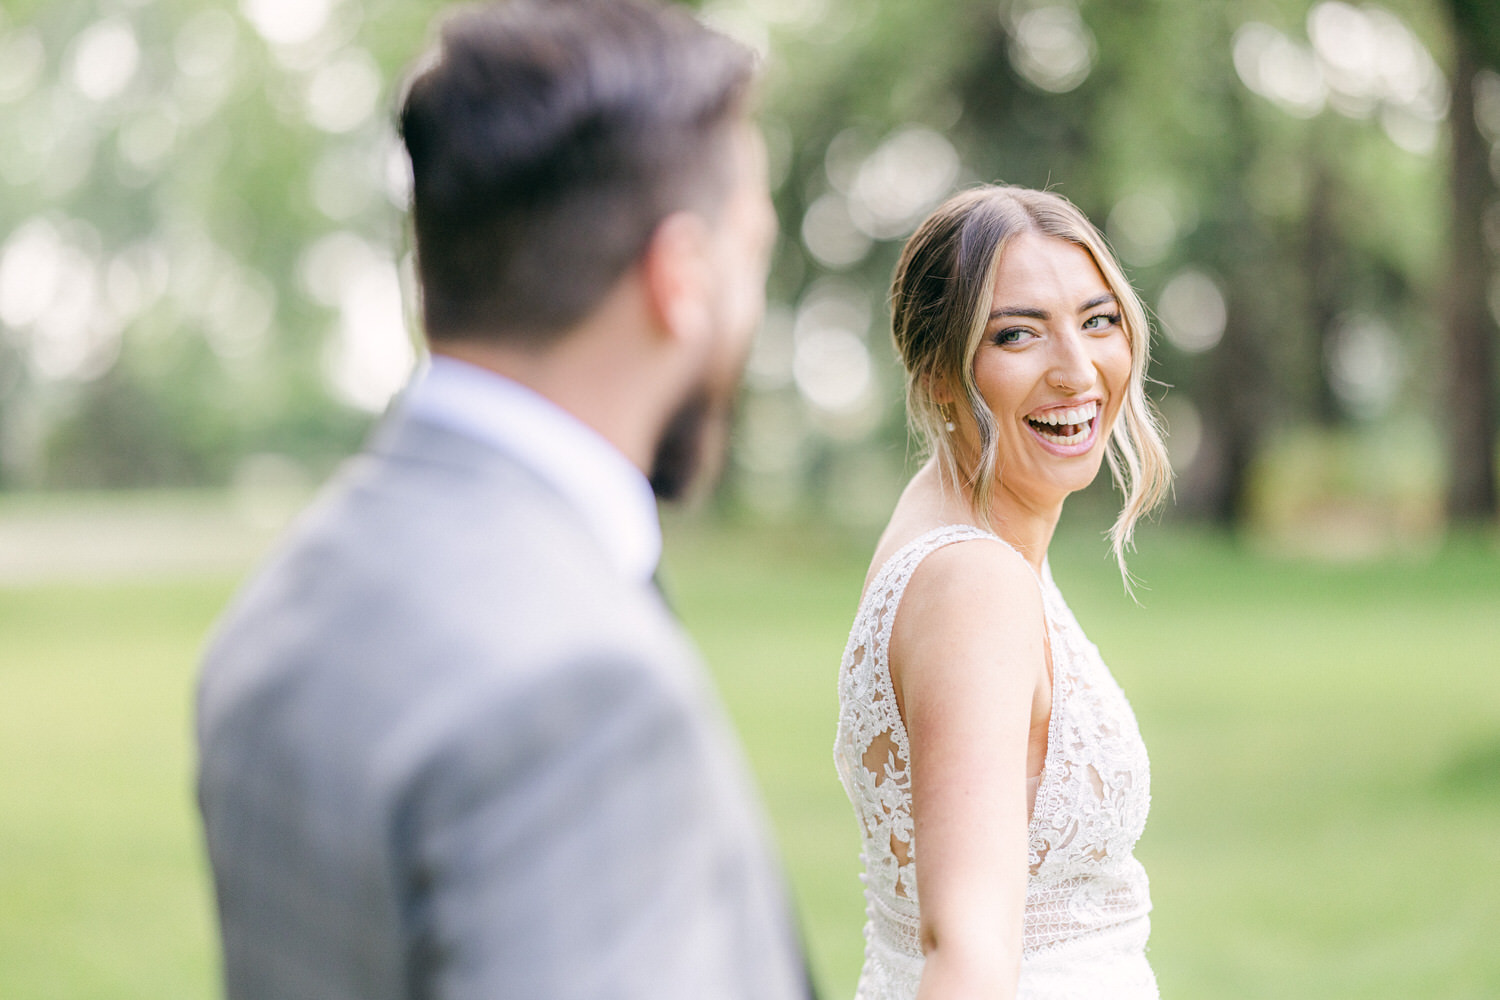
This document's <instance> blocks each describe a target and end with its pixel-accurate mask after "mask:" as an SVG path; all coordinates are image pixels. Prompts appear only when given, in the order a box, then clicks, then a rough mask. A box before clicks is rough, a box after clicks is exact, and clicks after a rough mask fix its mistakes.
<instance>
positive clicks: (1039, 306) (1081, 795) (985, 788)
mask: <svg viewBox="0 0 1500 1000" xmlns="http://www.w3.org/2000/svg"><path fill="white" fill-rule="evenodd" d="M891 300H892V322H893V332H894V335H895V340H896V346H897V348H898V349H899V350H900V352H901V358H902V362H903V363H904V365H905V367H906V371H907V390H908V391H907V399H908V407H909V411H910V417H911V421H912V424H913V426H914V428H915V429H916V430H917V431H918V433H919V434H921V435H922V436H923V437H924V438H925V439H926V443H927V445H928V450H929V452H930V458H929V460H928V462H927V463H926V465H925V466H924V467H923V468H922V469H921V470H920V471H919V472H918V473H917V474H916V476H914V477H913V478H912V481H911V483H910V484H909V485H908V486H907V488H906V491H905V492H904V493H903V494H902V496H901V499H900V501H899V502H898V503H897V505H896V510H895V512H894V513H893V514H892V515H891V520H890V524H889V526H888V527H887V528H886V531H885V534H884V535H883V536H882V537H881V540H880V542H879V544H878V546H877V548H876V552H875V558H874V560H873V561H872V563H871V569H870V573H869V576H868V577H867V579H866V585H865V593H864V596H863V598H862V600H861V602H860V606H859V610H858V612H857V613H856V615H855V619H854V627H853V629H852V631H851V633H850V637H849V643H848V645H847V647H846V649H845V652H844V658H843V663H842V665H841V669H840V672H839V727H838V735H837V738H836V741H835V745H834V759H835V762H836V764H837V766H838V771H839V776H840V778H841V779H842V781H843V783H844V788H845V791H846V792H847V793H848V795H849V800H850V802H851V803H852V804H853V806H854V810H855V814H856V815H857V816H858V818H859V820H860V824H861V827H862V829H863V833H864V852H863V856H864V861H865V866H866V891H865V895H866V901H867V904H868V906H867V912H868V913H869V915H870V919H869V922H868V923H867V924H866V927H865V939H866V952H865V955H866V958H865V966H864V970H863V972H862V974H861V976H860V987H859V994H858V995H859V997H861V998H863V1000H909V998H913V997H918V996H920V997H921V998H923V1000H940V998H944V997H969V996H993V997H1024V998H1029V1000H1065V998H1068V997H1079V996H1109V997H1113V998H1117V1000H1154V998H1156V997H1157V989H1156V981H1155V978H1154V976H1153V974H1152V971H1151V967H1150V965H1148V964H1147V962H1146V957H1145V946H1146V940H1147V937H1148V935H1149V933H1150V920H1149V917H1148V914H1149V912H1150V909H1151V900H1150V894H1149V891H1148V888H1147V882H1146V875H1145V872H1144V871H1143V870H1142V868H1141V866H1140V864H1139V862H1137V861H1136V859H1135V855H1134V848H1135V843H1136V840H1137V839H1138V838H1139V837H1140V835H1141V832H1142V830H1143V829H1144V828H1145V823H1146V811H1147V808H1148V806H1149V803H1150V768H1149V764H1148V762H1147V759H1146V750H1145V746H1144V744H1143V743H1142V741H1141V736H1140V732H1139V730H1138V729H1137V727H1136V723H1135V716H1134V715H1133V714H1132V712H1131V709H1130V705H1129V703H1128V702H1127V701H1126V700H1125V696H1124V694H1123V693H1122V692H1121V690H1120V688H1119V686H1118V685H1117V684H1116V683H1115V681H1114V678H1113V677H1112V676H1111V675H1110V672H1109V669H1108V668H1107V667H1106V666H1105V665H1104V663H1103V661H1102V660H1101V659H1100V657H1099V652H1098V650H1097V648H1095V647H1094V646H1093V644H1092V643H1090V642H1089V641H1088V639H1087V638H1086V637H1085V636H1084V634H1083V632H1082V630H1081V629H1080V628H1079V626H1078V623H1077V621H1076V619H1074V617H1073V614H1072V612H1071V611H1070V610H1069V609H1068V606H1067V603H1066V602H1065V601H1064V600H1063V597H1062V594H1061V593H1060V592H1059V591H1058V589H1057V586H1056V584H1055V583H1054V582H1053V580H1052V574H1051V570H1050V568H1049V567H1048V564H1047V548H1048V545H1049V544H1050V542H1051V540H1052V534H1053V531H1054V530H1055V529H1056V527H1057V522H1058V518H1059V517H1060V515H1061V513H1062V506H1063V502H1064V500H1066V499H1067V497H1068V495H1069V494H1070V493H1072V492H1074V491H1076V490H1080V489H1082V488H1084V487H1085V486H1087V485H1088V484H1089V483H1090V482H1092V481H1093V479H1094V477H1095V476H1096V475H1097V474H1098V472H1099V466H1100V464H1101V463H1102V462H1103V461H1104V460H1105V458H1106V457H1107V458H1108V460H1109V462H1110V466H1111V469H1112V471H1113V472H1114V474H1115V477H1116V479H1117V481H1118V482H1119V483H1120V485H1121V487H1122V489H1123V490H1124V492H1125V494H1126V501H1125V505H1124V509H1123V510H1122V511H1121V514H1120V517H1119V520H1118V521H1117V522H1116V524H1115V527H1114V529H1113V538H1114V543H1115V549H1116V553H1117V555H1119V556H1120V557H1121V559H1120V562H1121V571H1122V573H1123V572H1124V559H1123V553H1124V549H1125V547H1126V546H1127V545H1128V544H1129V539H1130V535H1131V531H1132V528H1133V527H1134V524H1135V521H1136V520H1137V519H1138V518H1139V517H1140V516H1141V514H1142V513H1144V512H1145V511H1146V510H1148V509H1149V508H1151V507H1152V506H1154V505H1155V504H1156V503H1157V502H1159V501H1160V499H1161V497H1162V494H1163V493H1164V492H1165V489H1166V486H1167V482H1168V475H1169V473H1168V468H1167V462H1166V455H1165V449H1164V448H1163V446H1162V442H1161V437H1160V435H1159V434H1158V432H1157V430H1156V424H1155V419H1154V417H1153V415H1152V412H1151V409H1150V407H1149V404H1148V403H1147V401H1146V398H1145V393H1144V390H1143V383H1144V381H1145V371H1146V363H1147V355H1148V350H1147V340H1148V334H1147V327H1146V321H1145V313H1144V310H1143V309H1142V308H1141V305H1140V302H1139V301H1138V300H1137V299H1136V297H1135V294H1134V292H1133V291H1132V290H1131V288H1130V285H1129V283H1128V282H1127V281H1126V280H1125V277H1124V275H1123V274H1122V273H1121V271H1120V267H1119V265H1118V264H1117V263H1116V262H1115V261H1114V258H1113V257H1111V256H1110V255H1109V253H1108V251H1107V250H1106V248H1105V247H1104V243H1103V240H1102V239H1100V237H1099V235H1098V233H1097V231H1096V230H1095V229H1094V227H1093V226H1092V225H1090V224H1089V222H1088V220H1087V219H1085V218H1084V217H1083V216H1082V215H1081V214H1080V213H1079V212H1078V210H1077V209H1075V208H1074V207H1073V206H1072V205H1071V204H1069V203H1068V202H1067V201H1065V200H1064V199H1062V198H1060V197H1058V196H1056V195H1052V194H1047V193H1044V192H1038V191H1028V190H1024V189H1019V188H1002V187H984V188H976V189H973V190H971V191H966V192H964V193H962V194H959V195H957V196H955V197H954V198H952V199H950V200H949V201H948V202H947V203H946V204H944V205H943V206H942V207H940V208H939V209H938V210H937V211H936V212H934V213H933V214H932V216H930V217H929V218H928V219H927V221H926V222H924V223H923V224H922V226H921V227H919V228H918V230H917V232H916V234H915V235H914V236H912V238H911V240H910V241H909V242H908V243H907V245H906V248H905V250H904V252H903V253H902V257H901V262H900V264H899V265H898V267H897V270H896V278H895V282H894V285H893V288H892V293H891ZM919 847H920V850H918V848H919ZM919 885H920V886H921V894H920V898H919V896H918V886H919Z"/></svg>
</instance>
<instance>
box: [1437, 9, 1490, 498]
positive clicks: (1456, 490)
mask: <svg viewBox="0 0 1500 1000" xmlns="http://www.w3.org/2000/svg"><path fill="white" fill-rule="evenodd" d="M1444 6H1445V7H1446V9H1447V12H1448V16H1449V19H1450V20H1449V24H1450V26H1451V37H1452V45H1453V107H1452V109H1451V112H1450V114H1449V119H1448V120H1449V123H1450V128H1449V134H1450V137H1451V143H1450V154H1449V155H1450V178H1451V180H1450V183H1451V187H1452V192H1453V205H1452V214H1451V221H1450V225H1451V227H1452V228H1451V233H1450V236H1449V263H1448V287H1447V289H1446V291H1447V305H1448V309H1447V317H1446V319H1447V332H1448V371H1447V385H1446V389H1447V391H1446V392H1445V393H1444V394H1443V395H1442V397H1441V401H1440V408H1439V413H1438V420H1439V421H1440V423H1441V426H1442V427H1443V430H1444V432H1445V434H1446V436H1447V440H1448V444H1449V483H1448V515H1449V517H1450V518H1453V519H1455V520H1460V521H1493V520H1494V519H1495V516H1496V514H1497V513H1500V500H1497V496H1496V479H1495V473H1496V469H1495V454H1496V447H1497V441H1500V437H1497V435H1500V406H1497V405H1496V393H1497V382H1496V379H1497V371H1496V363H1495V358H1496V344H1497V342H1500V331H1497V329H1496V325H1495V308H1496V306H1495V305H1494V304H1493V303H1492V301H1491V298H1490V296H1489V290H1490V287H1491V282H1492V281H1493V280H1494V278H1493V274H1494V267H1493V258H1492V256H1491V250H1492V249H1495V248H1497V246H1500V244H1497V241H1500V201H1497V199H1496V194H1497V192H1496V188H1495V173H1494V172H1495V170H1496V169H1497V168H1496V166H1495V164H1500V77H1497V76H1496V75H1495V72H1496V71H1497V70H1500V5H1496V4H1495V3H1493V2H1490V0H1446V2H1445V3H1444ZM1485 74H1487V75H1485ZM1486 84H1488V87H1489V101H1490V104H1491V107H1489V108H1488V109H1482V108H1479V107H1476V100H1475V98H1476V92H1482V91H1480V88H1482V87H1484V86H1485V85H1486ZM1486 110H1487V113H1488V118H1487V121H1486V125H1487V127H1488V129H1489V130H1490V134H1489V135H1488V136H1486V135H1485V134H1484V133H1483V132H1482V131H1481V124H1480V114H1481V112H1482V111H1486ZM1486 228H1488V229H1489V230H1490V235H1489V237H1488V238H1487V237H1486Z"/></svg>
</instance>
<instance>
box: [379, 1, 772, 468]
mask: <svg viewBox="0 0 1500 1000" xmlns="http://www.w3.org/2000/svg"><path fill="white" fill-rule="evenodd" d="M753 78H754V58H753V56H752V55H751V53H750V52H749V51H748V50H746V49H744V48H743V47H742V46H740V45H739V44H737V43H735V42H733V41H731V40H729V39H728V38H725V37H724V36H722V35H719V34H717V33H715V32H713V31H710V30H709V29H707V28H705V27H704V26H702V25H701V24H699V23H698V22H697V21H695V20H693V18H692V17H690V16H689V15H687V14H686V13H685V12H683V11H681V10H677V9H672V8H668V7H658V6H654V5H651V4H649V3H647V2H646V0H510V2H506V3H494V4H491V5H488V6H483V7H476V8H471V9H467V10H465V11H463V12H461V13H459V14H458V15H456V16H454V17H452V18H450V19H449V20H448V21H447V22H446V23H445V24H444V26H443V29H442V33H441V38H440V43H439V45H438V47H437V49H436V51H435V52H434V53H433V55H432V56H431V57H430V58H429V59H428V60H427V62H426V63H424V65H423V66H422V68H421V69H420V70H419V71H418V72H417V74H416V75H415V76H414V78H413V79H412V81H411V83H410V85H409V87H408V89H407V94H406V98H405V101H404V103H403V107H402V110H401V132H402V136H403V138H404V139H405V141H406V146H407V150H408V152H409V154H410V156H411V162H412V173H413V179H414V187H413V204H412V212H413V219H414V229H415V235H416V256H417V268H418V272H419V274H420V277H421V284H422V295H423V314H424V320H425V325H426V329H427V335H428V339H429V340H430V342H431V343H432V345H433V348H434V350H437V351H446V352H449V353H456V354H460V355H463V354H470V355H471V356H472V355H473V354H475V353H482V352H486V351H488V352H495V351H499V352H502V353H505V354H506V355H508V356H510V357H515V356H516V355H517V353H518V352H519V353H520V354H523V355H526V356H529V357H549V358H555V357H570V356H569V348H568V346H567V345H569V344H574V343H576V342H577V341H578V339H579V338H580V336H584V335H582V334H580V331H581V330H583V331H590V330H591V331H593V332H592V334H589V335H591V336H595V337H598V336H599V331H600V330H601V329H602V330H604V334H605V339H604V340H602V341H596V343H597V346H598V347H599V348H600V349H601V350H602V351H604V352H615V353H613V354H612V355H611V357H612V359H613V361H614V362H615V368H614V371H613V374H614V376H615V378H614V379H613V380H612V383H611V384H608V385H600V384H599V383H598V379H599V371H598V368H599V367H600V365H599V358H600V357H601V354H600V353H599V352H598V351H594V352H588V351H576V350H575V351H574V353H575V354H579V353H581V354H583V355H584V357H583V358H581V359H578V358H574V359H571V360H574V361H579V362H580V363H578V364H575V365H574V367H575V368H576V369H577V371H576V373H574V374H576V375H577V379H583V380H587V379H589V378H591V377H592V378H593V379H594V380H595V383H596V386H597V387H598V388H599V389H600V391H601V392H609V391H614V392H617V393H620V392H623V391H625V390H626V389H628V390H629V391H631V392H635V393H638V394H639V395H641V396H643V397H647V398H644V399H642V405H643V406H645V407H646V409H647V410H649V409H650V408H651V406H653V405H656V410H657V412H656V413H655V415H654V417H653V418H652V423H653V426H652V428H651V430H650V432H649V441H648V442H647V443H646V446H645V447H646V450H647V451H648V452H649V454H647V455H645V456H644V457H640V456H636V457H638V460H639V461H640V464H641V465H642V467H643V468H644V469H645V470H646V471H647V472H648V474H649V475H650V477H651V480H652V483H653V486H654V487H656V489H657V491H658V492H659V493H660V494H661V495H663V496H675V495H677V494H679V493H681V492H682V491H683V489H685V488H686V486H687V485H689V483H690V482H691V480H692V479H693V477H694V471H695V469H696V467H697V465H698V464H699V462H700V460H701V459H703V458H704V457H705V453H711V452H712V449H711V448H709V447H707V446H706V443H705V442H706V439H707V438H708V437H710V436H711V435H712V432H713V431H714V430H715V429H722V427H723V425H724V423H725V422H726V421H725V417H726V414H727V411H728V409H729V406H730V401H731V400H732V397H733V394H734V389H735V385H736V384H737V382H738V376H739V373H740V370H741V368H742V367H743V361H744V356H745V353H746V350H747V348H748V342H749V339H750V336H751V334H752V333H753V330H754V328H755V326H756V325H757V324H758V322H759V317H760V311H761V308H762V307H763V305H764V294H765V292H764V288H765V270H766V264H767V260H768V257H769V249H770V244H771V239H772V236H773V235H774V216H773V214H772V213H771V209H770V202H769V198H768V196H767V191H766V179H765V168H764V154H763V151H762V150H761V148H760V146H759V139H758V136H756V134H755V133H754V130H753V128H752V127H751V126H750V122H749V107H748V105H749V101H750V88H751V85H752V83H753ZM621 302H624V303H625V305H623V306H622V305H621V304H620V303H621ZM637 321H639V322H637ZM637 328H649V330H648V335H647V336H645V337H643V338H636V339H632V338H635V335H636V334H637V333H639V332H640V330H639V329H637ZM658 345H660V346H662V347H663V349H662V350H657V349H656V348H657V346H658ZM637 348H639V349H637ZM491 356H493V353H492V354H491ZM636 362H641V364H640V365H639V366H638V367H637V366H636V364H635V363H636ZM591 368H592V371H591V370H590V369H591ZM577 379H575V382H576V381H577ZM631 379H633V380H634V381H633V383H632V384H630V385H625V384H624V383H625V381H626V380H631ZM651 397H659V398H654V399H653V398H651ZM616 409H617V410H618V409H619V408H618V407H617V408H616ZM618 419H619V414H618V413H613V412H612V413H609V414H604V415H601V416H600V418H599V419H598V420H596V421H595V423H596V425H604V424H609V425H611V426H608V427H606V426H600V429H601V430H605V431H606V432H608V431H610V430H613V429H614V428H613V426H612V425H613V424H614V423H616V422H617V421H618ZM623 436H627V437H628V435H623ZM617 443H621V442H617ZM622 446H623V447H625V450H626V451H627V453H628V452H630V451H631V449H630V447H629V446H628V442H625V443H623V444H622Z"/></svg>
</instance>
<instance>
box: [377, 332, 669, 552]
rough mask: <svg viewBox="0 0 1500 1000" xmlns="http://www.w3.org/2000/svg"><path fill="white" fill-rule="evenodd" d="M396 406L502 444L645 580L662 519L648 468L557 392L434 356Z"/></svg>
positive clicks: (489, 442) (399, 414) (404, 414)
mask: <svg viewBox="0 0 1500 1000" xmlns="http://www.w3.org/2000/svg"><path fill="white" fill-rule="evenodd" d="M396 407H397V410H396V413H395V414H393V416H395V417H396V418H397V419H398V420H399V419H401V418H403V417H405V418H409V419H412V420H417V421H420V422H423V423H428V424H433V425H436V426H438V427H441V428H443V429H445V430H448V431H451V432H454V433H457V434H459V435H461V436H463V437H466V438H469V439H471V440H474V441H477V442H479V443H481V444H483V445H486V446H488V447H489V448H492V449H495V450H497V451H500V452H503V453H504V454H505V455H507V456H509V457H510V458H511V459H512V460H514V461H515V462H516V463H517V464H518V465H521V466H522V467H524V468H525V469H527V471H529V472H531V473H532V474H533V475H535V476H536V477H537V478H539V479H541V480H542V481H543V482H545V483H546V484H547V485H548V486H550V487H552V488H553V489H554V490H556V491H557V493H558V494H559V495H561V496H562V498H563V500H564V501H565V502H566V503H567V504H568V505H569V506H571V507H572V508H573V509H574V511H575V513H577V514H578V515H579V516H580V518H581V519H582V521H583V523H584V524H585V526H586V527H587V529H588V531H589V532H590V534H592V535H594V536H595V538H596V539H597V540H598V542H599V544H600V545H601V546H602V547H603V549H604V551H605V552H606V554H607V555H608V557H609V558H610V561H611V562H612V563H613V564H614V565H615V567H616V569H618V570H619V571H620V573H621V574H622V575H623V576H626V577H627V578H630V579H633V580H637V581H639V582H646V581H648V580H650V579H651V576H652V574H653V573H654V572H655V571H656V564H657V562H658V561H659V560H660V558H661V521H660V519H659V516H658V514H657V509H656V498H655V496H654V495H653V494H652V492H651V486H650V483H648V482H647V480H646V477H645V475H644V474H643V473H642V472H641V471H640V470H639V469H637V468H636V467H635V465H633V464H632V463H631V462H630V460H629V459H627V458H626V457H625V456H624V455H623V454H621V453H620V451H619V450H618V449H616V448H615V447H614V446H613V445H612V444H610V443H609V442H608V441H607V440H605V439H604V438H603V437H602V436H600V435H599V433H598V432H596V431H595V430H594V429H593V428H591V427H589V426H587V425H586V424H584V423H583V422H581V421H580V420H578V419H577V418H576V417H574V416H573V415H572V414H570V413H568V412H567V411H566V410H564V409H562V408H561V407H559V406H557V405H556V404H555V403H553V402H552V401H551V400H549V399H547V398H546V397H544V396H541V395H539V394H538V393H536V392H534V391H532V390H531V389H528V388H526V387H525V386H523V385H521V384H519V383H517V382H515V381H513V380H511V379H507V378H504V377H503V376H500V375H497V374H495V373H494V372H490V371H487V370H486V369H483V368H479V367H477V366H475V365H470V364H466V363H465V362H462V361H457V360H455V359H453V358H446V357H440V356H439V357H434V358H433V359H432V361H431V364H430V365H429V366H427V367H426V368H424V369H423V370H421V371H419V372H418V373H417V375H416V376H415V377H414V378H413V380H412V384H411V385H410V386H409V387H408V389H407V390H406V392H405V393H404V394H403V396H402V398H401V399H400V400H399V402H398V403H397V404H396Z"/></svg>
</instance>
